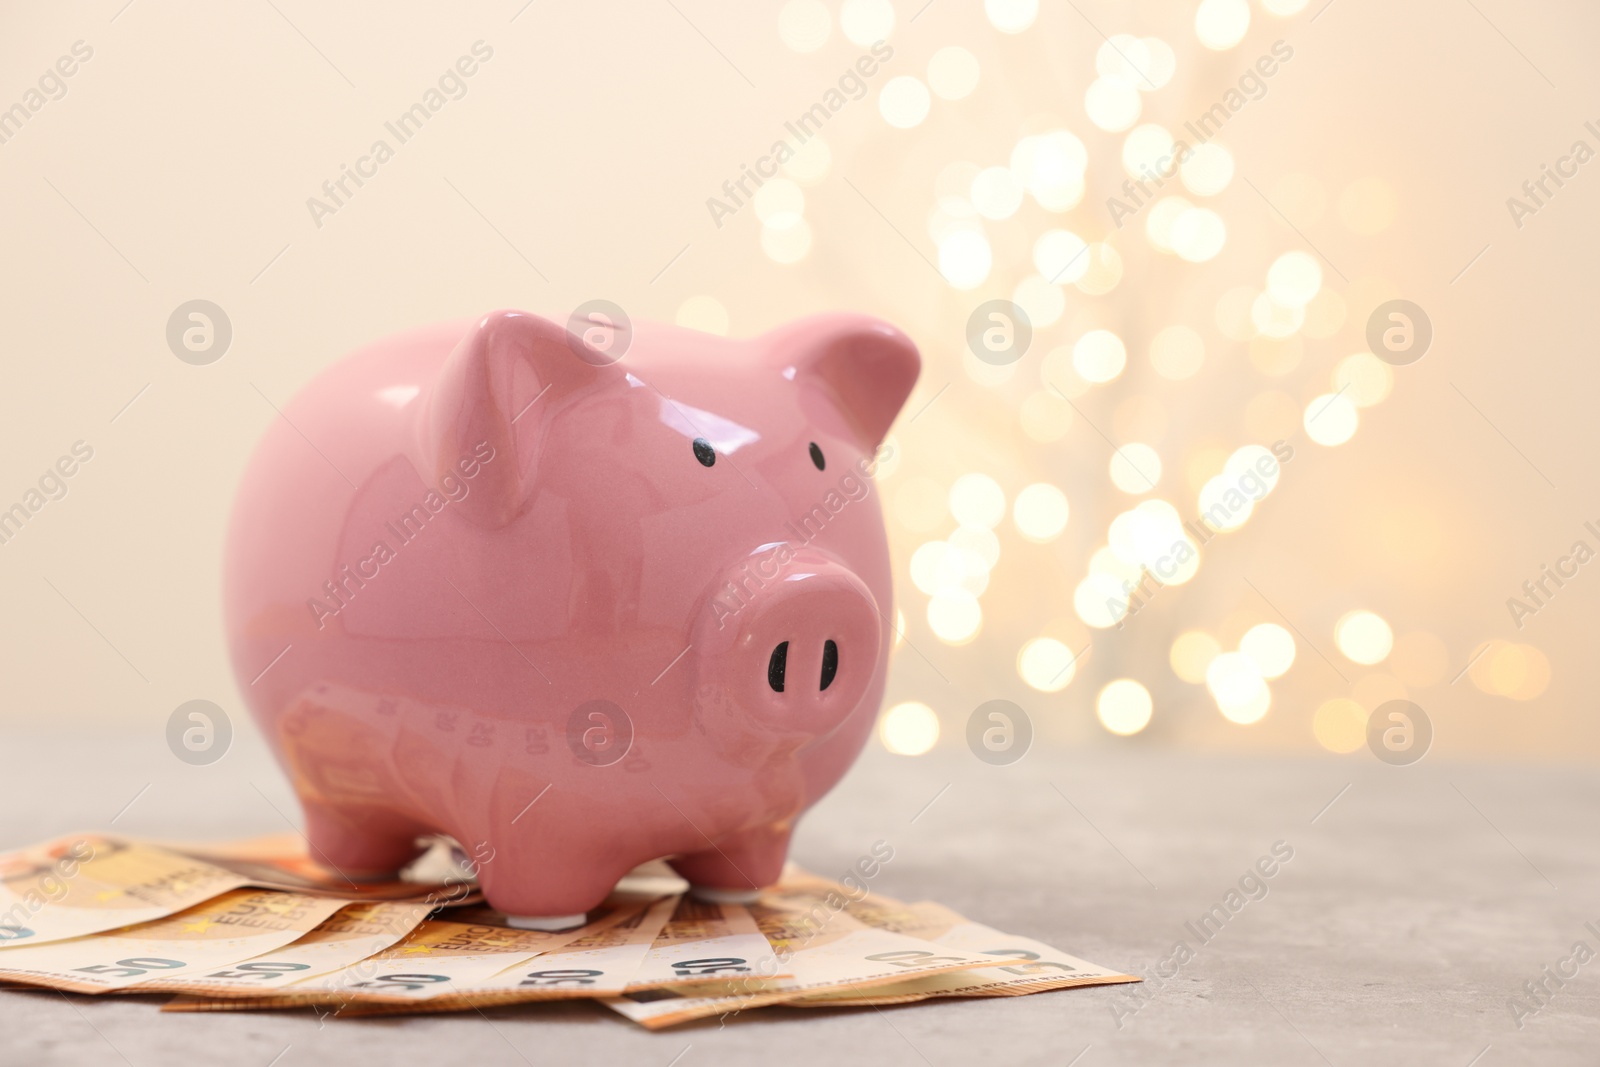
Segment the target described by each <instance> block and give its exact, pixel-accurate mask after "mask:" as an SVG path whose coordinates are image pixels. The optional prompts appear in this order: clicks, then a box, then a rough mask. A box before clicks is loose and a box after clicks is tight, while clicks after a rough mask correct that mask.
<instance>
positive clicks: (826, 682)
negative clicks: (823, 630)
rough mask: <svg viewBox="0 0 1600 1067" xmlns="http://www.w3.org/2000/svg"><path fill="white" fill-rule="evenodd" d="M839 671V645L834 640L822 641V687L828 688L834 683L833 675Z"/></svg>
mask: <svg viewBox="0 0 1600 1067" xmlns="http://www.w3.org/2000/svg"><path fill="white" fill-rule="evenodd" d="M838 673H839V646H838V645H836V644H834V643H833V642H832V641H824V642H823V643H822V688H824V689H826V688H828V686H830V685H832V684H833V676H834V675H836V674H838Z"/></svg>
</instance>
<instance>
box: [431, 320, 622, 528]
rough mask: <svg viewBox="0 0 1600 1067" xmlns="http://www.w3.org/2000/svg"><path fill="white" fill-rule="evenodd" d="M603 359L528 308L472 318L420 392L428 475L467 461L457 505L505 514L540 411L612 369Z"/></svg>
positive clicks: (525, 489) (524, 471)
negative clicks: (424, 402)
mask: <svg viewBox="0 0 1600 1067" xmlns="http://www.w3.org/2000/svg"><path fill="white" fill-rule="evenodd" d="M610 363H611V361H610V360H608V359H607V358H606V357H605V356H604V355H603V354H601V353H599V352H597V351H596V350H594V349H593V348H590V347H589V346H588V345H586V344H585V343H584V342H583V341H582V340H579V339H578V338H576V337H574V336H572V335H571V334H569V333H568V332H567V331H566V330H565V329H564V328H562V327H561V326H559V325H557V324H556V323H553V322H551V321H549V320H548V319H542V318H540V317H539V316H537V315H531V314H529V313H528V312H525V311H492V312H490V313H489V314H487V315H485V316H483V317H482V318H481V319H478V320H477V321H476V322H474V323H473V324H472V326H471V328H470V329H468V330H467V333H466V336H465V337H463V338H462V339H461V341H460V342H459V343H458V344H457V345H456V347H455V348H454V349H453V350H452V351H451V353H450V355H449V358H447V359H446V360H445V364H444V369H443V370H442V371H441V372H440V375H439V380H438V382H437V384H436V385H435V386H434V389H433V393H432V396H431V397H430V399H429V403H428V407H427V410H426V415H425V420H426V421H425V424H424V426H423V428H422V438H423V442H422V447H423V453H424V456H423V458H424V462H425V463H427V464H429V465H430V467H431V469H430V470H428V471H427V472H425V473H426V474H427V475H431V477H430V480H429V484H430V485H433V486H437V485H439V484H440V480H441V479H442V478H444V476H446V475H448V474H454V475H456V477H457V478H458V479H459V478H461V476H462V475H463V474H464V473H465V470H466V469H470V467H471V466H473V465H474V464H475V465H476V466H477V468H478V469H477V473H476V474H475V475H473V476H472V480H471V482H470V483H469V484H470V486H471V488H470V490H469V492H468V494H467V496H466V497H465V498H464V499H463V500H462V501H461V502H460V505H459V506H460V507H461V508H462V510H463V511H464V512H465V513H467V514H468V515H469V516H470V517H471V518H472V519H473V520H474V521H476V522H480V523H483V524H485V525H489V526H497V525H501V524H503V523H505V522H508V521H510V519H511V518H512V517H513V516H515V515H516V514H517V513H518V512H519V511H520V510H521V509H522V507H523V505H524V504H525V503H526V502H527V500H528V499H529V497H530V496H531V495H532V492H533V485H534V476H535V472H536V467H537V464H538V452H539V444H540V441H541V440H542V438H543V430H544V428H545V427H546V426H547V425H548V420H549V417H550V414H551V413H552V411H553V410H555V409H556V408H558V407H559V406H560V405H561V404H562V403H563V402H564V401H565V400H567V399H568V398H569V397H571V396H572V395H573V394H574V393H576V392H578V391H581V390H583V389H585V388H587V387H589V386H592V385H595V384H597V383H599V382H602V381H604V380H606V379H608V378H610V377H620V376H621V371H620V369H618V368H614V367H612V366H610ZM490 449H492V450H493V451H492V453H491V452H490V451H489V450H490ZM486 455H490V456H492V458H491V459H489V460H487V461H485V460H484V456H486ZM464 462H465V463H466V467H463V463H464Z"/></svg>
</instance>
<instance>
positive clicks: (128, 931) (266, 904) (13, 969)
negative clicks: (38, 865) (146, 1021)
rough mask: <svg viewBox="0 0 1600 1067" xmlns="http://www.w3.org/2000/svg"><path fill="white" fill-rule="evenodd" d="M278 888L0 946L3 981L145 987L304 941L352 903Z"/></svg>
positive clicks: (76, 987)
mask: <svg viewBox="0 0 1600 1067" xmlns="http://www.w3.org/2000/svg"><path fill="white" fill-rule="evenodd" d="M349 903H350V902H349V901H344V900H340V899H338V898H336V897H313V896H307V895H305V894H301V893H284V892H280V891H277V890H272V889H234V890H229V891H228V892H226V893H223V894H222V895H221V896H217V897H213V898H212V899H211V900H208V901H205V902H204V903H202V904H198V905H195V906H194V907H192V908H186V909H185V910H183V911H181V912H178V913H177V914H176V915H170V916H167V917H165V918H161V919H155V920H152V921H150V922H143V923H136V924H134V925H132V926H126V927H123V928H121V929H118V930H114V931H110V932H107V933H100V934H90V935H86V936H83V937H73V938H65V939H61V940H56V941H50V942H46V943H43V944H31V945H25V946H21V947H16V948H10V949H7V950H5V951H3V952H0V979H4V980H6V981H10V982H19V983H22V984H25V985H41V986H46V987H48V988H51V989H65V990H70V991H72V992H75V993H106V992H112V991H119V990H120V991H128V990H135V991H142V990H140V989H139V987H140V986H142V985H144V984H145V983H146V982H150V981H153V980H156V979H160V978H165V979H168V980H172V979H176V978H178V977H180V976H192V975H196V974H202V973H204V972H206V971H208V970H216V969H217V968H219V967H225V966H228V965H231V964H235V963H238V962H239V961H241V960H249V959H251V958H253V957H256V956H260V955H261V954H262V953H265V952H270V951H272V950H274V949H278V948H282V947H283V946H284V945H287V944H290V943H291V942H294V941H298V940H299V939H300V938H302V937H303V936H305V935H306V934H308V933H310V932H311V931H312V930H314V929H315V928H316V927H317V926H318V925H319V924H321V923H322V922H323V921H324V920H326V919H327V918H329V917H330V916H331V915H332V914H333V913H334V912H336V911H338V910H339V909H341V908H343V907H344V906H345V905H347V904H349Z"/></svg>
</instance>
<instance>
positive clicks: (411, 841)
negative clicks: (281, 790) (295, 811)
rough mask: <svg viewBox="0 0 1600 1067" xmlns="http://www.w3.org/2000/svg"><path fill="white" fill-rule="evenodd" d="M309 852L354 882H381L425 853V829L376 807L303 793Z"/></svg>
mask: <svg viewBox="0 0 1600 1067" xmlns="http://www.w3.org/2000/svg"><path fill="white" fill-rule="evenodd" d="M300 806H301V807H302V808H304V809H305V813H306V839H307V840H308V841H309V842H310V844H311V858H312V859H313V860H315V861H316V862H318V863H320V864H321V865H322V866H324V867H327V868H329V869H330V870H333V871H334V872H336V873H338V874H340V875H343V876H344V877H345V878H348V879H349V880H350V881H352V882H383V881H388V880H390V879H392V878H395V877H397V876H398V875H399V873H400V870H401V868H403V867H405V866H406V865H407V864H409V863H410V862H411V861H412V860H414V859H416V858H417V857H418V856H419V855H421V854H422V849H421V848H419V847H418V846H417V843H416V841H417V837H418V836H419V835H421V834H424V833H427V830H426V829H425V828H423V827H421V826H418V825H417V824H415V823H413V822H411V821H410V820H409V819H403V818H400V817H399V816H396V815H395V814H393V813H392V812H387V811H383V810H381V809H378V808H372V807H364V806H363V807H337V806H334V805H330V804H324V803H322V802H321V801H316V800H305V799H302V800H301V802H300Z"/></svg>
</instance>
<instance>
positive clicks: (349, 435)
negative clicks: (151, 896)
mask: <svg viewBox="0 0 1600 1067" xmlns="http://www.w3.org/2000/svg"><path fill="white" fill-rule="evenodd" d="M578 329H579V332H573V331H571V330H569V329H568V328H566V327H564V326H562V325H559V324H557V323H554V322H551V321H549V320H546V319H543V318H540V317H538V316H536V315H532V314H528V313H526V312H521V311H496V312H493V313H491V314H488V315H485V316H484V317H482V318H480V319H478V320H476V321H472V322H457V323H450V324H445V325H440V326H430V327H426V328H423V329H418V330H415V331H412V332H409V333H404V334H400V335H398V336H395V337H391V338H388V339H386V340H383V341H380V342H378V343H376V344H374V345H372V346H370V347H367V348H364V349H361V350H359V351H357V352H355V353H354V354H352V355H350V356H349V357H347V358H346V359H344V360H342V361H341V362H339V363H337V364H335V365H334V366H333V367H331V368H330V369H329V370H327V371H326V372H324V373H323V374H322V375H321V376H319V377H318V378H317V379H315V380H314V381H313V382H312V383H311V384H310V385H308V386H307V387H306V388H305V389H304V390H303V391H302V392H301V393H300V394H299V395H298V396H296V397H295V398H294V399H293V400H292V401H291V402H290V403H289V404H287V405H286V406H285V407H284V408H283V409H282V417H281V418H279V419H277V420H275V421H274V422H273V424H272V425H271V426H270V428H269V429H268V430H267V432H266V434H265V436H264V437H263V439H262V440H261V442H260V444H259V445H258V446H257V449H256V451H255V453H254V455H253V457H252V458H251V460H250V463H249V466H248V468H247V470H246V473H245V475H244V479H243V482H242V485H241V487H240V490H239V493H238V498H237V501H236V503H235V506H234V511H233V515H232V521H231V527H230V530H229V535H228V545H227V552H226V574H225V582H224V585H225V614H226V620H227V627H228V638H229V646H230V652H231V655H232V659H233V664H234V668H235V671H236V673H237V675H238V678H239V680H240V685H241V688H242V689H243V691H244V692H245V694H246V697H247V699H248V701H249V704H250V707H251V710H252V712H253V714H254V715H255V717H256V719H257V721H258V722H259V724H260V726H261V728H262V731H263V733H264V734H265V736H266V738H267V740H268V742H269V743H270V745H271V746H272V748H273V750H274V752H275V754H276V755H277V757H278V759H279V760H280V762H281V763H282V764H283V766H284V768H285V770H286V771H287V773H288V774H289V775H290V777H291V779H292V782H293V785H294V789H295V792H296V793H297V794H298V796H299V798H300V802H301V804H302V806H303V808H304V811H305V822H306V835H307V838H308V840H309V842H310V846H311V852H312V855H313V857H315V858H316V859H317V860H318V861H319V862H320V863H322V864H324V865H326V866H327V867H329V868H330V869H332V870H333V871H335V872H338V873H339V874H340V875H342V876H343V877H345V878H347V879H349V880H350V881H352V882H359V881H362V880H367V879H377V878H386V877H392V876H393V875H394V873H395V872H396V871H398V870H399V869H400V868H402V867H403V866H405V865H406V864H407V863H409V862H410V861H411V860H412V859H414V858H415V857H416V856H417V855H418V853H419V843H418V841H419V838H425V837H426V836H428V835H436V834H447V835H450V836H451V837H453V838H455V840H456V841H457V842H459V844H460V846H461V848H462V849H463V850H464V851H465V852H466V853H467V854H468V858H469V859H470V861H471V862H472V864H473V865H474V866H475V867H476V869H477V873H478V877H479V881H480V883H481V885H482V888H483V892H484V894H485V896H486V897H487V899H488V901H489V902H490V903H491V904H492V905H494V906H495V907H496V908H498V909H500V910H501V911H503V912H505V913H507V914H508V915H509V916H511V917H513V919H514V921H515V922H516V923H517V924H518V925H522V926H527V927H532V928H544V929H553V928H561V927H563V926H566V925H571V924H572V923H574V922H577V921H581V919H582V913H583V912H585V911H586V910H588V909H590V908H592V907H593V906H595V905H596V904H598V903H599V902H600V901H601V900H602V899H603V898H604V897H605V896H606V895H607V893H608V892H609V891H610V890H611V889H612V888H613V886H614V885H615V883H616V881H617V880H618V878H619V877H621V876H622V875H623V874H625V873H626V872H627V871H628V870H630V869H631V868H633V867H634V866H636V865H638V864H640V863H642V862H645V861H648V860H652V859H656V858H661V857H667V858H669V860H670V862H671V864H672V865H673V866H674V867H675V868H676V870H677V871H678V872H679V873H680V874H681V875H682V876H683V877H684V878H685V879H687V880H688V881H689V882H690V884H691V885H692V886H693V887H694V888H695V891H696V892H697V893H699V894H700V895H702V896H704V897H706V898H709V899H723V900H741V899H747V898H749V897H752V896H753V895H754V893H755V892H756V891H757V890H759V889H760V888H761V887H763V886H766V885H770V884H772V883H773V882H775V881H776V880H777V877H778V875H779V872H780V870H781V868H782V866H783V863H784V859H785V855H786V853H787V850H788V844H789V837H790V833H791V832H792V830H793V829H794V825H795V821H796V819H797V818H798V817H799V815H800V813H801V812H803V811H805V810H806V808H807V807H809V806H810V805H811V804H813V803H815V802H816V801H817V799H818V798H819V797H821V796H822V795H823V794H824V793H825V792H827V790H828V789H830V788H831V787H832V786H833V784H834V783H835V782H836V781H838V779H839V778H840V777H841V776H842V775H843V774H844V772H845V770H846V769H847V768H848V767H849V765H850V764H851V762H852V761H853V760H854V759H855V757H856V755H857V753H858V752H859V751H860V749H861V747H862V745H863V744H864V743H865V741H866V738H867V736H868V734H869V732H870V731H871V728H872V724H873V721H874V718H875V717H876V714H877V710H878V704H879V701H880V699H881V697H882V694H883V687H884V675H885V669H886V661H887V656H888V651H889V647H890V638H891V636H892V630H893V624H892V621H891V620H892V619H893V618H894V608H893V606H892V601H891V583H890V566H889V557H888V549H887V545H886V542H885V537H884V529H883V518H882V513H881V511H880V508H879V504H878V494H877V492H876V491H875V490H874V484H873V477H874V475H875V474H876V473H877V469H878V465H879V463H881V462H882V461H883V460H885V459H886V458H887V455H888V453H887V446H885V445H884V436H885V434H886V432H887V431H888V428H889V425H890V423H891V422H892V421H893V419H894V418H895V416H896V414H897V413H898V412H899V410H900V408H901V406H902V404H903V403H904V402H905V399H906V396H907V395H908V394H909V393H910V391H911V388H912V385H913V384H914V383H915V381H916V377H917V373H918V370H919V367H920V361H919V357H918V355H917V351H916V348H915V347H914V346H913V345H912V344H911V342H910V341H909V340H908V339H907V338H906V337H905V336H904V335H903V334H902V333H900V332H899V331H897V330H895V329H894V328H892V327H890V326H888V325H886V324H884V323H882V322H879V321H876V320H874V319H871V318H866V317H863V316H857V315H843V314H835V315H822V316H818V317H814V318H809V319H804V320H801V321H798V322H795V323H793V324H791V325H789V326H786V327H783V328H780V329H777V330H774V331H772V332H771V333H768V334H765V335H763V336H760V337H757V338H755V339H753V340H745V341H738V340H729V339H726V338H721V337H715V336H709V335H706V334H702V333H697V332H693V331H690V330H685V329H680V328H676V327H671V326H663V325H651V324H645V323H641V324H637V325H626V324H624V325H620V326H619V325H614V324H612V323H610V322H607V321H604V320H603V319H597V320H596V321H594V322H592V323H589V322H579V323H578Z"/></svg>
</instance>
